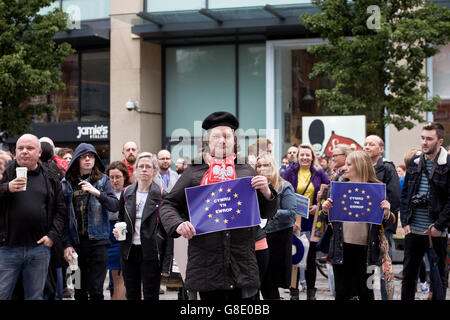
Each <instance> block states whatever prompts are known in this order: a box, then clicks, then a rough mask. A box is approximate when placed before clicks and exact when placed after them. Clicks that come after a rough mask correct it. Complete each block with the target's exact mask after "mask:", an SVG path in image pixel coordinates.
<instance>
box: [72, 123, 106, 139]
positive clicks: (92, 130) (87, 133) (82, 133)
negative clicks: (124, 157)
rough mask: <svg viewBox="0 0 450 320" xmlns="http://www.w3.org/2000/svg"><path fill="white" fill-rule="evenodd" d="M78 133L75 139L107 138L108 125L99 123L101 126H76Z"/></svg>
mask: <svg viewBox="0 0 450 320" xmlns="http://www.w3.org/2000/svg"><path fill="white" fill-rule="evenodd" d="M77 129H78V135H77V139H81V138H82V137H83V138H84V139H86V138H88V139H108V134H109V126H107V125H101V126H97V125H94V126H78V128H77Z"/></svg>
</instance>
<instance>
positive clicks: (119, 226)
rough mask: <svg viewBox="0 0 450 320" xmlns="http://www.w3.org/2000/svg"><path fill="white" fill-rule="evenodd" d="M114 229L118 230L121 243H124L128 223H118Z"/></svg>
mask: <svg viewBox="0 0 450 320" xmlns="http://www.w3.org/2000/svg"><path fill="white" fill-rule="evenodd" d="M114 228H116V230H117V232H118V233H119V239H117V240H119V241H123V240H125V239H126V238H127V223H126V222H117V223H116V224H115V225H114Z"/></svg>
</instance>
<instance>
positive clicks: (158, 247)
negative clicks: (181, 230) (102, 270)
mask: <svg viewBox="0 0 450 320" xmlns="http://www.w3.org/2000/svg"><path fill="white" fill-rule="evenodd" d="M136 191H137V183H134V184H132V185H130V186H129V187H128V188H126V189H125V190H124V192H123V193H122V196H121V197H120V201H119V221H124V222H126V223H127V238H126V239H125V240H124V241H120V255H121V256H122V258H123V259H124V260H128V257H129V254H130V249H131V245H132V238H133V233H134V225H135V223H136ZM161 200H162V196H161V189H160V187H159V186H158V185H157V184H156V183H155V182H153V183H152V184H151V186H150V190H149V192H148V196H147V200H146V202H145V206H144V211H143V213H142V219H141V230H140V236H141V246H142V257H143V259H144V260H146V261H148V260H157V261H159V263H160V264H161V263H162V261H163V259H164V251H163V249H164V248H163V246H164V243H163V241H164V240H166V239H167V235H166V234H165V232H164V229H163V228H160V229H161V230H160V231H162V232H163V234H161V233H159V234H158V232H157V227H158V220H157V209H158V208H159V206H160V202H161ZM158 237H159V239H158ZM161 237H163V238H161Z"/></svg>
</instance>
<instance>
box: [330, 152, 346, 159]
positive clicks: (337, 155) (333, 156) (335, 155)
mask: <svg viewBox="0 0 450 320" xmlns="http://www.w3.org/2000/svg"><path fill="white" fill-rule="evenodd" d="M339 156H345V154H344V153H339V154H333V155H332V156H331V157H332V158H336V157H339Z"/></svg>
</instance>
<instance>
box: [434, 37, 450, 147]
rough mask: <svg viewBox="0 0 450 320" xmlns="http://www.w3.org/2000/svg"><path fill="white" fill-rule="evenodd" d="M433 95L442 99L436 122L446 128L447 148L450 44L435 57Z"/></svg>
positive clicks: (447, 142)
mask: <svg viewBox="0 0 450 320" xmlns="http://www.w3.org/2000/svg"><path fill="white" fill-rule="evenodd" d="M433 94H434V95H439V96H440V98H441V102H440V103H439V106H438V110H437V111H436V112H435V113H434V121H438V122H440V123H442V125H443V126H444V128H445V132H446V135H445V139H444V147H447V146H449V145H450V44H448V45H446V46H443V47H441V48H440V51H439V53H438V54H437V55H435V56H434V57H433Z"/></svg>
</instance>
